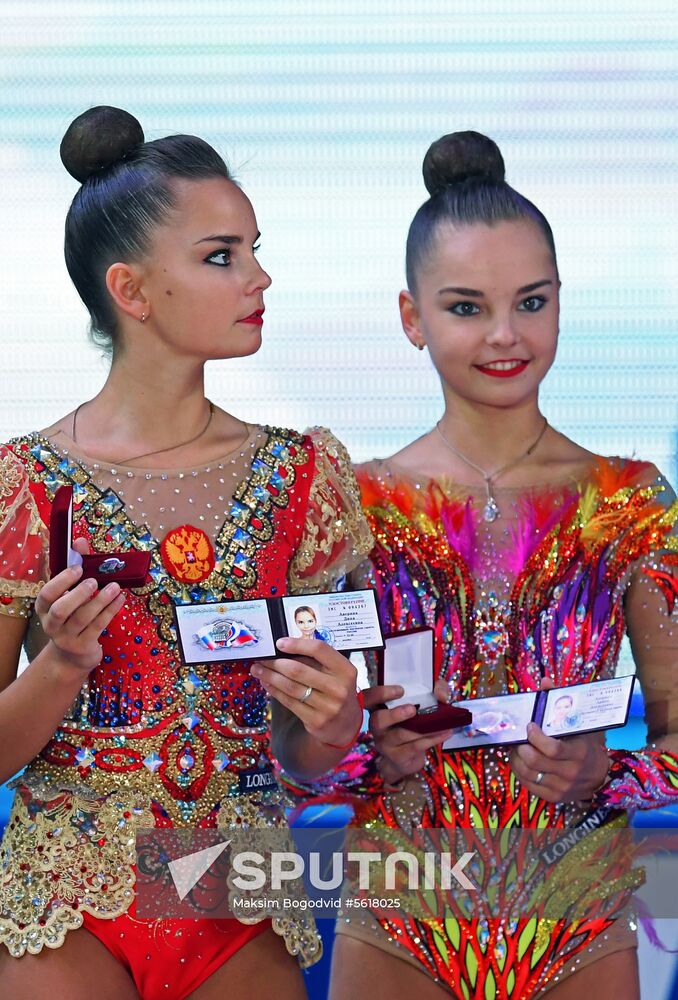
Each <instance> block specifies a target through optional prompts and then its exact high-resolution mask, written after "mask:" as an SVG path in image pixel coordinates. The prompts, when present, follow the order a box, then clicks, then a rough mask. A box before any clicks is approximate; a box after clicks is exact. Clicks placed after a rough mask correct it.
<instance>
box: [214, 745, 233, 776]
mask: <svg viewBox="0 0 678 1000" xmlns="http://www.w3.org/2000/svg"><path fill="white" fill-rule="evenodd" d="M230 763H231V758H230V757H229V756H228V754H227V753H224V751H223V750H222V751H221V752H220V753H218V754H217V755H216V757H215V758H214V760H213V761H212V767H213V768H214V770H215V771H223V770H224V769H225V768H227V767H228V765H229V764H230Z"/></svg>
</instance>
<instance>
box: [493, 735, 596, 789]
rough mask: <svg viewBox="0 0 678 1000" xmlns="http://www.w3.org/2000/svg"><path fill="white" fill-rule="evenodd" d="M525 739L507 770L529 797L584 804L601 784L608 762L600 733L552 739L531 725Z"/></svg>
mask: <svg viewBox="0 0 678 1000" xmlns="http://www.w3.org/2000/svg"><path fill="white" fill-rule="evenodd" d="M527 738H528V740H529V743H522V744H521V745H520V746H518V747H516V748H515V749H514V750H513V751H512V752H511V767H512V768H513V770H514V772H515V775H516V777H517V778H518V779H519V781H520V783H521V784H522V785H523V786H524V787H525V788H527V790H528V791H529V792H532V794H533V795H538V796H539V797H540V798H542V799H546V801H547V802H579V801H587V800H589V799H591V798H592V797H593V794H594V792H596V791H597V790H598V789H599V788H600V786H601V785H602V784H603V782H604V781H605V778H606V776H607V772H608V766H609V763H608V756H607V750H606V749H605V734H604V733H582V734H581V735H579V736H565V737H563V738H561V739H556V738H554V737H553V736H547V735H546V734H545V733H544V731H543V730H542V729H540V727H539V726H538V725H536V723H534V722H531V723H530V724H529V725H528V727H527ZM540 776H541V777H540ZM537 779H539V780H537Z"/></svg>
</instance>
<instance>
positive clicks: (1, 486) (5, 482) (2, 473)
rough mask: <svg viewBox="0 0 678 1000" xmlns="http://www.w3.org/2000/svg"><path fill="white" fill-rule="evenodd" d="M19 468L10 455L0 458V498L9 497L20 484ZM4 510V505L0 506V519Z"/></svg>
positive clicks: (16, 461)
mask: <svg viewBox="0 0 678 1000" xmlns="http://www.w3.org/2000/svg"><path fill="white" fill-rule="evenodd" d="M21 478H22V476H21V466H20V465H19V462H18V460H17V459H16V458H15V457H14V455H12V454H9V453H8V454H6V455H3V456H2V458H0V497H11V495H12V493H14V492H15V491H16V490H17V488H18V486H19V485H20V484H21ZM3 510H4V504H0V517H1V516H2V512H3Z"/></svg>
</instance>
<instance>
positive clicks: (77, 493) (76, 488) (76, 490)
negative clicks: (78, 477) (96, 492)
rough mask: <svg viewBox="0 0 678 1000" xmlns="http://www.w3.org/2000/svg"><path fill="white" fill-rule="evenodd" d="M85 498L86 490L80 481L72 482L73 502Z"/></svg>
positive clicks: (78, 501)
mask: <svg viewBox="0 0 678 1000" xmlns="http://www.w3.org/2000/svg"><path fill="white" fill-rule="evenodd" d="M86 499H87V490H86V489H85V487H84V486H81V485H80V483H73V503H82V502H83V501H84V500H86Z"/></svg>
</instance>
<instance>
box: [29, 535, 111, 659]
mask: <svg viewBox="0 0 678 1000" xmlns="http://www.w3.org/2000/svg"><path fill="white" fill-rule="evenodd" d="M74 547H75V548H76V549H77V550H78V551H79V552H81V553H82V554H85V553H86V551H87V543H86V542H85V541H84V540H80V539H79V540H78V541H76V542H75V546H74ZM81 576H82V567H81V566H71V567H69V568H68V569H65V570H63V572H61V573H58V574H57V575H56V576H55V577H53V578H52V579H51V580H50V581H49V582H48V583H46V584H45V586H44V587H43V588H42V590H41V591H40V593H39V594H38V596H37V599H36V602H35V611H36V614H37V615H38V616H39V618H40V624H41V625H42V629H43V632H44V633H45V635H46V636H47V637H48V638H49V639H50V646H51V647H52V652H53V653H56V654H57V656H58V657H59V658H60V659H61V660H62V661H63V662H64V663H65V664H67V666H68V667H70V668H71V669H75V670H76V671H78V672H82V673H83V674H88V673H90V671H92V670H94V668H95V667H96V666H97V665H98V664H99V663H100V662H101V657H102V649H101V645H100V643H99V636H100V635H101V633H102V632H103V630H104V629H105V628H106V626H107V625H108V624H109V622H110V621H111V620H112V619H113V618H114V617H115V615H116V614H117V613H118V611H120V609H121V608H122V606H123V604H124V603H125V595H124V594H123V593H122V592H121V590H120V586H119V585H118V584H117V583H109V584H107V585H106V586H105V587H103V588H102V589H101V590H99V587H98V585H97V582H96V580H82V581H81V582H80V583H78V580H79V579H80V577H81Z"/></svg>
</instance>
